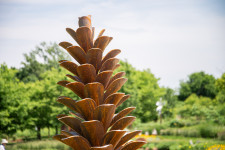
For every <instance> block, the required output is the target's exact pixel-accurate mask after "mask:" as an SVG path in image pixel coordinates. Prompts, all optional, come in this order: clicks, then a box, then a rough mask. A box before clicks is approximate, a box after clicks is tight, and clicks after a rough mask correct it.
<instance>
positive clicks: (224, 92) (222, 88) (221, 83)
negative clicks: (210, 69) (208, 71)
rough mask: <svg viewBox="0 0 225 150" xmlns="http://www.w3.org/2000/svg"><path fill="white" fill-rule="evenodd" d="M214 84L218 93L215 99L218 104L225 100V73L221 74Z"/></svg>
mask: <svg viewBox="0 0 225 150" xmlns="http://www.w3.org/2000/svg"><path fill="white" fill-rule="evenodd" d="M215 85H216V88H217V90H218V94H217V95H216V100H217V101H218V102H219V103H220V104H224V102H225V73H223V74H222V76H221V78H219V79H217V80H216V84H215Z"/></svg>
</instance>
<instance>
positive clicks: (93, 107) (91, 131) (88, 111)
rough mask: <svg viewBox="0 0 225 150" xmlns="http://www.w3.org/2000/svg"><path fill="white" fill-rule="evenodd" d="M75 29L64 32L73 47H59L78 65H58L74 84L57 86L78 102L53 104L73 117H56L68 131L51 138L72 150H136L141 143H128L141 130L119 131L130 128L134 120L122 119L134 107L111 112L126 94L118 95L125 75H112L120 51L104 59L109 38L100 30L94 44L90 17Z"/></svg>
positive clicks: (63, 100)
mask: <svg viewBox="0 0 225 150" xmlns="http://www.w3.org/2000/svg"><path fill="white" fill-rule="evenodd" d="M78 24H79V28H78V29H77V30H76V31H74V30H73V29H71V28H67V29H66V31H67V32H68V33H69V34H70V35H71V36H72V38H73V39H74V40H75V41H76V42H77V43H78V45H79V46H73V45H72V44H71V43H69V42H61V43H60V44H59V45H60V46H62V47H63V48H65V49H66V50H67V51H68V53H69V54H70V55H71V56H72V57H73V58H74V59H75V60H76V61H77V62H78V63H79V64H80V65H77V64H75V63H73V62H71V61H67V60H61V61H59V63H60V66H62V67H63V68H65V69H67V70H68V71H70V72H71V73H72V74H73V75H69V74H68V75H66V76H67V77H69V78H71V79H72V80H74V81H75V82H70V81H66V80H63V81H59V82H58V83H57V84H59V85H61V86H64V87H66V88H69V89H70V90H72V91H73V92H74V93H75V94H77V95H78V96H79V97H80V98H81V100H79V101H76V100H73V99H71V98H69V97H66V96H60V97H59V98H58V99H57V101H58V102H60V103H62V104H63V105H65V106H67V107H68V108H70V109H71V110H73V111H74V113H71V114H72V115H73V116H74V117H72V116H68V115H58V116H57V118H58V120H59V121H61V122H62V123H64V124H65V125H67V126H69V127H70V128H71V129H72V131H61V134H60V135H55V136H54V137H53V138H54V139H56V140H59V141H61V142H62V143H64V144H67V145H68V146H70V147H72V148H73V149H74V150H136V149H138V148H140V147H141V146H142V145H144V144H145V142H144V141H129V140H130V139H132V138H133V137H135V136H136V135H138V134H139V133H140V132H141V131H133V132H128V133H126V131H124V130H123V129H124V128H126V127H127V126H128V125H130V124H131V123H132V122H133V121H134V120H135V117H133V116H126V115H128V114H129V113H130V112H131V111H133V110H134V109H135V107H128V108H126V109H124V110H122V111H120V112H119V113H117V114H115V110H116V108H117V107H118V106H120V105H121V104H122V103H123V102H124V101H126V100H127V99H128V98H129V95H125V94H124V93H118V91H119V90H120V88H121V87H122V86H123V84H124V83H125V82H126V81H127V79H126V78H123V76H124V75H125V72H119V73H117V74H115V75H113V71H114V70H115V69H116V68H118V67H119V66H120V65H119V64H118V62H119V59H117V58H115V57H116V56H117V55H118V54H119V53H120V52H121V51H120V50H119V49H113V50H111V51H109V52H108V53H107V54H106V55H105V56H104V57H103V52H104V50H105V48H106V46H107V45H108V44H109V43H110V41H111V40H112V37H109V36H103V33H104V31H105V30H104V29H103V30H102V31H101V32H100V33H99V35H98V37H97V39H96V40H95V41H94V30H95V28H94V27H92V25H91V16H90V15H89V16H83V17H80V18H79V22H78Z"/></svg>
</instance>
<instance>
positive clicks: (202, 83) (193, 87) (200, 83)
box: [178, 72, 217, 100]
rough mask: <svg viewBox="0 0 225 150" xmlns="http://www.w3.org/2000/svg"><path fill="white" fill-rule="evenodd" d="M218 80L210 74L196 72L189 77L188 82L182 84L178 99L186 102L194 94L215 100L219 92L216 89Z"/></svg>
mask: <svg viewBox="0 0 225 150" xmlns="http://www.w3.org/2000/svg"><path fill="white" fill-rule="evenodd" d="M215 82H216V79H215V78H214V77H213V76H212V75H209V74H206V73H204V72H196V73H193V74H191V75H189V78H188V80H187V81H186V82H181V83H180V90H179V96H178V98H179V99H180V100H185V99H186V98H187V97H189V96H190V95H191V94H192V93H195V94H196V95H198V96H205V97H210V98H215V96H216V94H217V90H216V87H215Z"/></svg>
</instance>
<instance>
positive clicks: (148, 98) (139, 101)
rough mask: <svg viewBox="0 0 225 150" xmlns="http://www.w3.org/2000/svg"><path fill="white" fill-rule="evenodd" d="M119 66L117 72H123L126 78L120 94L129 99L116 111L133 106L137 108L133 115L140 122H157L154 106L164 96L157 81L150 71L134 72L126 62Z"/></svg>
mask: <svg viewBox="0 0 225 150" xmlns="http://www.w3.org/2000/svg"><path fill="white" fill-rule="evenodd" d="M120 64H121V67H120V68H119V69H118V72H119V71H121V70H123V71H125V72H126V77H127V78H128V81H127V83H126V84H125V86H123V87H122V88H121V90H120V92H123V93H129V94H130V95H131V97H130V99H129V101H126V102H124V103H123V104H122V105H121V106H120V107H119V109H118V111H119V110H122V109H124V108H126V107H128V106H135V107H137V108H136V110H135V112H134V113H135V115H137V116H139V118H140V119H141V121H142V122H147V121H150V120H157V112H156V105H155V104H156V102H157V101H158V100H159V98H160V97H162V96H163V95H164V89H163V88H160V87H159V85H158V80H159V79H157V78H155V76H154V75H153V74H152V73H151V72H150V70H144V71H139V70H136V69H135V68H134V67H132V66H131V65H130V64H129V63H128V62H127V61H121V62H120Z"/></svg>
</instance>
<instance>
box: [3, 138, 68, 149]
mask: <svg viewBox="0 0 225 150" xmlns="http://www.w3.org/2000/svg"><path fill="white" fill-rule="evenodd" d="M6 149H10V150H72V149H71V148H69V147H68V146H67V145H65V144H62V143H61V142H59V141H56V140H50V139H46V140H41V141H38V140H35V141H29V142H24V143H10V144H8V145H7V146H6Z"/></svg>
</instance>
